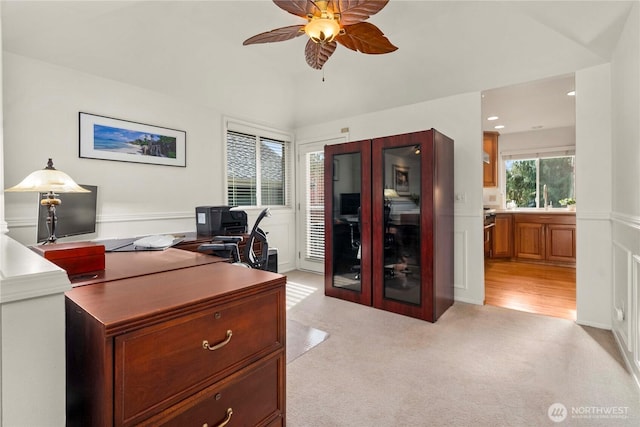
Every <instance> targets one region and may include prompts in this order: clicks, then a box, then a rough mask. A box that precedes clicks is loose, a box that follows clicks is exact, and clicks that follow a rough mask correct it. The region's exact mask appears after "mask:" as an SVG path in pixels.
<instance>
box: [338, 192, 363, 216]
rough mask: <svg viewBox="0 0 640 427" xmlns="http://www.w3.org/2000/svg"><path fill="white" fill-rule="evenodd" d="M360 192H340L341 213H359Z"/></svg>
mask: <svg viewBox="0 0 640 427" xmlns="http://www.w3.org/2000/svg"><path fill="white" fill-rule="evenodd" d="M359 207H360V193H340V215H358V208H359Z"/></svg>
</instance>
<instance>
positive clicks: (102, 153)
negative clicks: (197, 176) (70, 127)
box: [79, 112, 187, 167]
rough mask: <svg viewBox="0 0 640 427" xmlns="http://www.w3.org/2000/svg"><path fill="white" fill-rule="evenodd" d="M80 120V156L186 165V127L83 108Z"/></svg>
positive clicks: (155, 163) (165, 164)
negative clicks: (105, 114)
mask: <svg viewBox="0 0 640 427" xmlns="http://www.w3.org/2000/svg"><path fill="white" fill-rule="evenodd" d="M79 122H80V146H79V156H80V157H81V158H86V159H100V160H115V161H120V162H133V163H147V164H153V165H164V166H178V167H186V166H187V162H186V140H187V133H186V132H185V131H182V130H177V129H170V128H166V127H160V126H154V125H148V124H144V123H138V122H132V121H129V120H122V119H115V118H113V117H106V116H98V115H95V114H89V113H83V112H80V113H79Z"/></svg>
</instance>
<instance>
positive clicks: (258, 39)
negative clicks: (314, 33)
mask: <svg viewBox="0 0 640 427" xmlns="http://www.w3.org/2000/svg"><path fill="white" fill-rule="evenodd" d="M303 28H304V25H292V26H290V27H282V28H276V29H275V30H271V31H267V32H264V33H260V34H256V35H255V36H253V37H249V38H248V39H246V40H245V41H244V43H242V44H243V46H246V45H248V44H256V43H271V42H283V41H285V40H290V39H293V38H296V37H298V36H300V35H302V34H304V31H303Z"/></svg>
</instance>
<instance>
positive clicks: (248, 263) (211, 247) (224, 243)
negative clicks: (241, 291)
mask: <svg viewBox="0 0 640 427" xmlns="http://www.w3.org/2000/svg"><path fill="white" fill-rule="evenodd" d="M268 216H271V212H270V211H269V208H265V209H263V210H262V212H260V215H258V218H257V219H256V222H255V223H254V224H253V229H252V230H251V233H250V234H249V237H248V239H247V244H246V246H245V247H244V254H243V255H244V257H243V258H244V259H243V258H242V257H240V249H239V248H238V244H239V243H240V242H241V241H242V239H243V237H242V236H215V237H213V241H212V243H204V244H202V245H200V246H198V251H199V252H205V253H210V254H212V255H216V256H219V257H222V258H230V259H231V262H232V263H233V264H237V265H242V266H244V267H247V268H255V269H259V270H267V267H268V264H269V245H268V243H267V233H265V232H264V231H263V230H262V229H261V228H260V227H258V225H259V224H260V221H262V220H263V218H264V217H268ZM213 242H216V243H213ZM217 242H219V243H217ZM256 243H258V244H259V245H260V248H261V249H260V254H256V252H255V249H254V245H255V244H256Z"/></svg>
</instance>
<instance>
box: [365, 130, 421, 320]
mask: <svg viewBox="0 0 640 427" xmlns="http://www.w3.org/2000/svg"><path fill="white" fill-rule="evenodd" d="M426 140H427V138H425V134H424V133H415V134H406V135H396V136H394V137H387V138H378V139H375V140H374V141H373V152H372V156H373V169H374V170H376V171H378V172H379V173H375V174H374V175H373V182H372V188H373V190H372V191H373V194H372V208H371V209H372V215H373V222H372V224H373V228H372V236H373V251H374V256H373V258H374V260H373V273H372V276H373V306H374V307H377V308H382V309H384V310H389V311H393V312H396V313H401V314H405V315H410V316H414V317H422V313H423V309H422V308H423V305H424V303H425V301H428V300H430V296H429V294H428V290H429V289H428V288H427V287H426V286H425V284H426V283H425V280H424V279H425V277H428V274H430V272H426V273H427V274H425V271H424V270H425V268H426V269H429V264H428V263H426V262H425V254H426V252H428V251H429V243H428V242H425V241H424V240H425V236H427V235H428V233H425V230H423V225H424V224H425V222H424V220H425V218H423V216H424V215H425V214H426V215H428V214H429V213H428V212H427V213H425V212H424V206H429V204H428V203H427V202H428V199H429V195H430V190H429V188H425V183H428V182H429V179H428V177H429V173H430V171H429V170H428V169H429V168H428V165H429V162H428V161H427V160H428V158H429V154H428V153H429V152H430V150H429V149H428V148H429V147H428V144H427V143H426V142H425V141H426ZM425 169H426V170H425ZM425 197H427V200H424V198H425ZM425 264H426V267H425Z"/></svg>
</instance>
